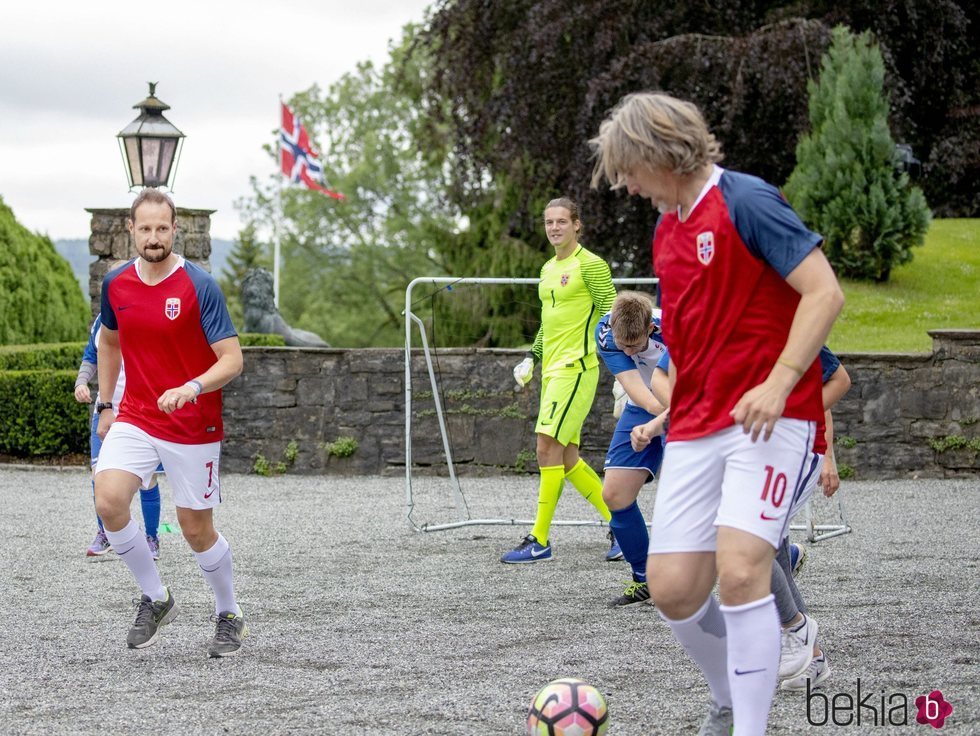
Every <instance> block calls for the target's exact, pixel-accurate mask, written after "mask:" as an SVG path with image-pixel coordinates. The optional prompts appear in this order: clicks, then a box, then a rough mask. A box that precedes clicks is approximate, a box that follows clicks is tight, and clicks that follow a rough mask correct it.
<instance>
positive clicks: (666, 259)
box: [653, 167, 823, 441]
mask: <svg viewBox="0 0 980 736" xmlns="http://www.w3.org/2000/svg"><path fill="white" fill-rule="evenodd" d="M821 241H822V238H821V236H820V235H818V234H816V233H813V232H811V231H810V230H808V229H807V228H806V227H805V226H804V225H803V223H802V222H801V221H800V219H799V217H797V215H796V213H795V212H794V211H793V209H792V208H791V207H790V206H789V204H788V203H787V202H786V200H785V199H783V198H782V196H781V195H780V194H779V192H778V190H776V189H775V188H774V187H772V186H770V185H768V184H766V183H765V182H763V181H762V180H761V179H758V178H756V177H752V176H748V175H746V174H739V173H735V172H731V171H727V170H724V169H721V168H720V167H715V171H714V174H713V176H712V177H711V179H710V180H709V181H708V183H707V184H706V185H705V188H704V190H703V191H702V192H701V194H700V196H699V199H698V200H697V202H696V204H695V206H694V208H693V209H692V210H691V212H690V213H689V216H688V218H687V219H686V220H684V221H681V220H680V218H679V217H678V216H677V213H676V212H672V213H667V214H664V215H663V216H662V217H661V218H660V221H659V222H658V223H657V229H656V231H655V233H654V242H653V260H654V269H655V271H656V274H657V276H659V277H660V293H661V307H662V309H663V333H664V341H665V342H666V343H667V347H668V348H669V349H670V357H671V360H672V361H673V363H674V365H675V367H676V371H677V378H676V383H675V386H674V391H673V395H672V397H671V411H670V414H671V424H670V433H669V435H668V441H670V440H689V439H696V438H698V437H703V436H705V435H708V434H711V433H713V432H717V431H718V430H721V429H724V428H726V427H730V426H732V424H733V419H732V417H731V415H730V412H731V411H732V409H733V408H734V407H735V404H736V403H737V402H738V400H739V399H740V398H741V397H742V395H743V394H744V393H745V392H746V391H748V390H749V389H751V388H753V387H755V386H757V385H759V384H760V383H762V382H763V381H764V380H765V379H766V377H767V376H768V375H769V372H770V371H771V370H772V367H773V365H775V363H776V359H777V358H778V357H779V355H780V353H781V352H782V350H783V348H784V346H785V344H786V339H787V337H788V336H789V329H790V325H791V323H792V321H793V316H794V314H795V312H796V307H797V304H798V303H799V300H800V297H799V294H798V293H797V292H796V291H795V290H794V289H793V288H792V287H791V286H790V285H789V284H788V283H786V281H785V277H786V276H787V275H788V274H789V273H791V272H792V271H793V269H794V268H796V266H798V265H799V264H800V262H802V261H803V259H804V258H806V256H807V255H808V254H809V253H810V252H811V251H812V250H813V249H814V248H816V247H818V246H819V244H820V242H821ZM820 386H821V383H820V363H819V361H817V360H815V361H814V362H813V364H812V365H811V366H809V368H808V370H807V371H806V374H805V375H804V376H803V377H802V378H801V379H800V381H799V382H798V383H797V385H796V387H795V388H794V389H793V392H792V393H791V394H790V396H789V398H788V399H787V401H786V408H785V410H784V411H783V416H785V417H791V418H796V419H806V420H812V421H814V422H817V421H819V420H820V419H821V417H822V415H823V407H822V401H821V396H820Z"/></svg>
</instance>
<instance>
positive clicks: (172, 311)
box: [163, 296, 180, 320]
mask: <svg viewBox="0 0 980 736" xmlns="http://www.w3.org/2000/svg"><path fill="white" fill-rule="evenodd" d="M163 313H164V314H165V315H167V319H170V320H173V319H177V317H179V316H180V299H179V298H178V297H175V296H172V297H170V298H169V299H167V303H166V305H165V306H164V308H163Z"/></svg>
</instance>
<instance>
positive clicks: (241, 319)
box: [218, 223, 271, 330]
mask: <svg viewBox="0 0 980 736" xmlns="http://www.w3.org/2000/svg"><path fill="white" fill-rule="evenodd" d="M259 266H261V267H262V268H270V267H271V266H270V263H269V257H268V253H267V250H266V246H265V245H264V244H263V243H260V242H259V241H258V239H257V234H256V228H255V224H254V223H249V224H248V225H246V226H245V228H244V229H242V231H241V232H239V233H238V241H237V242H236V243H235V245H234V247H233V248H232V249H231V252H230V253H229V254H228V261H227V262H226V263H225V267H224V268H223V269H222V271H221V275H220V277H219V280H218V283H219V284H220V285H221V291H223V292H224V295H225V301H226V302H227V304H228V313H229V314H230V315H231V321H232V323H233V324H234V325H235V327H237V328H238V329H239V330H242V329H244V328H245V312H244V308H243V306H242V283H243V282H244V281H245V274H247V273H248V272H249V270H250V269H252V268H256V267H259Z"/></svg>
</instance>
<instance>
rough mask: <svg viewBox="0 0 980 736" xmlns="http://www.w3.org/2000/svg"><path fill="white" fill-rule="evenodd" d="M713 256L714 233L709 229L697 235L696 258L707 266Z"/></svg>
mask: <svg viewBox="0 0 980 736" xmlns="http://www.w3.org/2000/svg"><path fill="white" fill-rule="evenodd" d="M714 257H715V234H714V233H713V232H711V231H710V230H709V231H707V232H704V233H701V234H700V235H698V260H699V261H701V263H702V264H704V265H705V266H707V265H708V264H709V263H711V259H712V258H714Z"/></svg>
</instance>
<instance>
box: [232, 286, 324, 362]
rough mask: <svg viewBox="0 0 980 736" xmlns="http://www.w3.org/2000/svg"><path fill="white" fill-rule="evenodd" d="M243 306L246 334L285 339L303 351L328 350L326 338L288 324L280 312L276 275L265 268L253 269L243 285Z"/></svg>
mask: <svg viewBox="0 0 980 736" xmlns="http://www.w3.org/2000/svg"><path fill="white" fill-rule="evenodd" d="M242 305H243V307H244V309H245V332H259V333H263V334H267V335H268V334H271V335H282V336H283V338H285V340H286V344H287V345H290V346H293V347H302V348H328V347H330V346H329V345H328V344H327V343H326V342H324V340H323V338H321V337H320V336H319V335H317V334H316V333H313V332H309V331H308V330H298V329H295V328H293V327H290V326H289V325H287V324H286V320H284V319H283V318H282V315H281V314H279V310H278V309H276V301H275V297H274V296H273V288H272V274H271V273H269V272H268V271H266V270H265V269H264V268H252V269H249V272H248V273H247V274H245V280H244V281H242Z"/></svg>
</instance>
